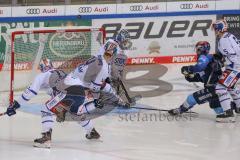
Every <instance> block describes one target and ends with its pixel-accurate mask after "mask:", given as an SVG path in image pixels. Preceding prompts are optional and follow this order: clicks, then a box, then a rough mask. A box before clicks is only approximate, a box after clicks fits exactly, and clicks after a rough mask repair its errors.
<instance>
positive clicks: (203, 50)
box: [195, 41, 210, 57]
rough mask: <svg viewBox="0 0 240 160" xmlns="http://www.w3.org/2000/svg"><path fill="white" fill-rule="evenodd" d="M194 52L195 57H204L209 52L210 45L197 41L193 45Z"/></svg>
mask: <svg viewBox="0 0 240 160" xmlns="http://www.w3.org/2000/svg"><path fill="white" fill-rule="evenodd" d="M195 50H196V53H197V57H199V56H200V55H202V54H203V55H206V54H208V53H209V51H210V43H209V42H207V41H199V42H197V44H196V45H195Z"/></svg>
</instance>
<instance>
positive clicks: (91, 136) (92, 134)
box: [86, 128, 100, 139]
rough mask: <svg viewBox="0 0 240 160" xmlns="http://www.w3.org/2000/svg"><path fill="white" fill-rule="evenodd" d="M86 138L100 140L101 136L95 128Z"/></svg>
mask: <svg viewBox="0 0 240 160" xmlns="http://www.w3.org/2000/svg"><path fill="white" fill-rule="evenodd" d="M86 138H87V139H99V138H100V134H99V133H98V132H97V131H96V130H95V128H93V129H92V130H91V132H89V133H88V134H86Z"/></svg>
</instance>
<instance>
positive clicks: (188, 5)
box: [180, 3, 193, 9]
mask: <svg viewBox="0 0 240 160" xmlns="http://www.w3.org/2000/svg"><path fill="white" fill-rule="evenodd" d="M180 8H181V9H192V8H193V4H192V3H186V4H181V5H180Z"/></svg>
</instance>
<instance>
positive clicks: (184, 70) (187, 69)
mask: <svg viewBox="0 0 240 160" xmlns="http://www.w3.org/2000/svg"><path fill="white" fill-rule="evenodd" d="M189 68H190V66H183V67H182V68H181V73H182V74H183V75H185V76H186V75H189V74H193V73H192V72H190V70H189Z"/></svg>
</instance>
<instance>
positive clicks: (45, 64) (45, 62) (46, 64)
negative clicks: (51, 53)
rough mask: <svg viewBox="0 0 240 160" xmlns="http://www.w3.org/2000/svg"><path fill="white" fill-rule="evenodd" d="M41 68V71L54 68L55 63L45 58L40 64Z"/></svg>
mask: <svg viewBox="0 0 240 160" xmlns="http://www.w3.org/2000/svg"><path fill="white" fill-rule="evenodd" d="M39 69H40V70H41V72H46V71H48V70H50V69H53V65H52V62H51V60H50V59H47V58H43V59H42V60H41V62H40V64H39Z"/></svg>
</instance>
